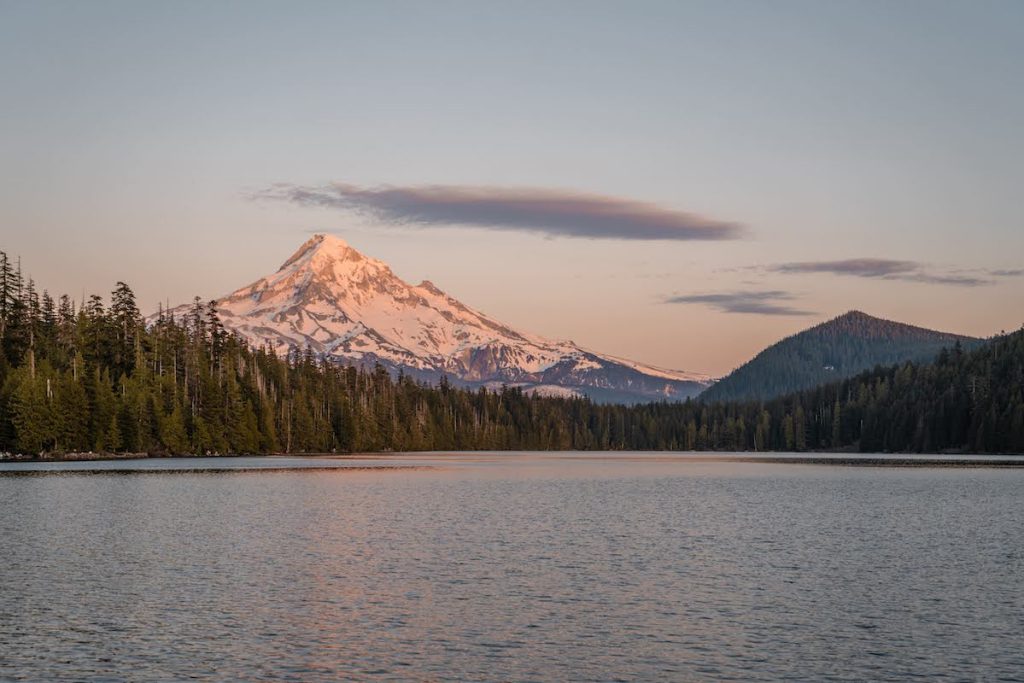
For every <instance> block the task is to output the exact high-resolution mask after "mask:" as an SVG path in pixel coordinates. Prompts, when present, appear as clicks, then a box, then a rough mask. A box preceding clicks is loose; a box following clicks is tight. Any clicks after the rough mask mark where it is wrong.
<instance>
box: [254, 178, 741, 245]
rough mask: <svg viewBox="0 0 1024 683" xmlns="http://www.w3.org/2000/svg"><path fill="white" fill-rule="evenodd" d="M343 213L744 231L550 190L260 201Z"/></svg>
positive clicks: (308, 193) (335, 186)
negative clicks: (287, 203) (274, 201)
mask: <svg viewBox="0 0 1024 683" xmlns="http://www.w3.org/2000/svg"><path fill="white" fill-rule="evenodd" d="M254 198H257V199H274V200H281V201H286V202H290V203H292V204H297V205H299V206H314V207H322V208H328V209H338V210H342V211H347V212H351V213H356V214H360V215H364V216H369V217H371V218H373V219H375V220H378V221H381V222H383V223H389V224H393V225H407V226H409V225H411V226H424V227H426V226H436V227H476V228H486V229H491V230H500V231H519V232H531V233H538V234H542V235H547V236H550V237H577V238H587V239H615V240H732V239H738V238H739V237H741V236H742V234H743V232H744V227H743V226H741V225H739V224H738V223H732V222H728V221H721V220H717V219H713V218H708V217H705V216H700V215H698V214H693V213H687V212H684V211H677V210H674V209H670V208H667V207H664V206H661V205H658V204H654V203H652V202H645V201H640V200H636V199H629V198H624V197H615V196H609V195H601V194H591V193H585V192H572V191H566V190H554V189H544V188H500V187H486V186H479V187H478V186H462V185H423V186H393V185H386V186H380V187H360V186H356V185H350V184H345V183H331V184H328V185H321V186H302V185H291V184H277V185H273V186H271V187H270V188H267V189H266V190H263V191H261V192H258V193H256V194H255V195H254Z"/></svg>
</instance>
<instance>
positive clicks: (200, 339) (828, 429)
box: [0, 252, 1024, 454]
mask: <svg viewBox="0 0 1024 683" xmlns="http://www.w3.org/2000/svg"><path fill="white" fill-rule="evenodd" d="M476 449H480V450H520V449H521V450H567V449H578V450H648V449H649V450H725V451H729V450H733V451H771V450H776V451H803V450H826V449H837V450H856V449H859V450H861V451H865V452H932V451H944V450H969V451H977V452H1022V451H1024V331H1022V332H1016V333H1013V334H1010V335H1006V336H1003V337H998V338H995V339H993V340H991V341H990V342H989V343H988V344H986V345H985V346H983V347H981V348H978V349H976V350H972V351H968V352H965V351H964V350H963V349H961V348H960V347H959V346H956V347H954V348H952V349H949V350H946V351H943V352H942V353H941V354H940V356H939V358H938V359H937V361H936V362H934V363H932V364H915V363H907V364H904V365H901V366H894V367H888V368H881V367H880V368H876V369H875V370H872V371H869V372H865V373H863V374H861V375H858V376H856V377H853V378H851V379H847V380H844V381H842V382H838V383H834V384H829V385H826V386H821V387H818V388H815V389H811V390H807V391H803V392H799V393H794V394H791V395H789V396H786V397H783V398H778V399H774V400H771V401H765V402H726V403H702V402H697V401H689V402H686V403H664V402H663V403H652V404H646V405H637V406H621V405H600V404H595V403H593V402H591V401H589V400H588V399H584V398H568V399H567V398H544V397H539V396H531V395H528V394H526V393H524V392H522V391H520V390H518V389H514V388H503V389H501V390H499V391H488V390H485V389H469V388H459V387H456V386H453V385H452V384H451V383H449V382H447V381H442V382H441V383H440V385H439V386H428V385H425V384H422V383H419V382H416V381H413V380H412V379H411V378H409V377H408V376H403V375H399V376H398V377H392V376H391V374H390V373H389V372H388V371H387V370H386V369H384V368H383V367H380V366H376V367H374V368H362V367H354V366H340V365H337V364H333V363H329V362H325V361H322V360H320V359H318V358H316V357H315V356H314V355H313V354H312V353H311V352H310V351H309V350H305V351H299V350H292V351H291V352H290V353H288V354H287V355H286V356H285V357H279V356H277V355H275V354H274V353H273V352H272V351H270V350H269V349H267V348H254V347H252V346H251V345H249V344H248V343H246V341H245V340H244V339H242V338H241V337H239V336H237V335H235V334H232V333H229V332H227V331H226V330H225V328H224V326H223V325H222V323H221V321H220V319H219V318H218V315H217V312H216V309H215V307H214V305H213V303H212V302H210V303H207V304H203V303H202V302H201V301H200V300H199V299H198V298H197V299H196V300H195V301H194V304H193V306H192V308H191V310H190V312H189V313H188V314H187V315H185V316H182V317H180V318H178V319H176V318H175V317H174V316H172V315H169V314H166V313H164V312H161V313H160V314H158V315H157V317H156V320H155V321H152V322H151V324H149V325H147V324H145V323H144V321H143V319H142V316H141V315H140V313H139V310H138V307H137V305H136V301H135V295H134V293H133V292H132V290H131V288H130V287H128V286H127V285H126V284H124V283H122V282H119V283H117V286H116V287H115V289H114V290H113V292H112V293H111V296H110V299H109V301H105V300H104V299H103V298H102V297H99V296H92V297H90V298H89V299H88V300H86V301H85V302H82V303H79V304H77V305H76V303H75V302H73V301H72V300H71V299H70V298H69V297H67V296H61V297H59V298H58V299H56V300H55V299H53V298H52V297H51V296H50V295H49V294H48V293H47V292H46V291H45V290H44V291H42V292H41V293H40V292H39V291H38V290H37V288H36V285H35V283H34V282H33V281H32V280H31V279H27V280H26V279H25V278H24V277H23V276H22V273H21V268H20V266H15V265H14V264H13V263H12V262H11V261H10V260H9V259H8V258H7V256H6V255H5V254H3V253H2V252H0V451H10V452H18V453H26V454H36V453H42V452H55V453H60V452H75V451H94V452H99V451H108V452H131V453H150V454H206V453H217V454H229V453H230V454H241V453H321V452H361V451H363V452H365V451H384V450H394V451H415V450H476Z"/></svg>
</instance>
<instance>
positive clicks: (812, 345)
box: [700, 311, 981, 401]
mask: <svg viewBox="0 0 1024 683" xmlns="http://www.w3.org/2000/svg"><path fill="white" fill-rule="evenodd" d="M957 342H960V344H961V345H963V346H964V348H973V347H974V346H977V345H978V344H980V343H981V340H980V339H975V338H973V337H964V336H960V335H956V334H950V333H948V332H936V331H935V330H929V329H926V328H923V327H915V326H913V325H907V324H904V323H899V322H894V321H892V320H883V319H881V318H875V317H873V316H870V315H868V314H867V313H863V312H861V311H849V312H848V313H844V314H843V315H841V316H839V317H838V318H833V319H832V320H829V321H826V322H823V323H821V324H820V325H816V326H814V327H812V328H810V329H807V330H804V331H803V332H800V333H799V334H795V335H793V336H792V337H787V338H786V339H783V340H782V341H780V342H778V343H777V344H773V345H772V346H769V347H768V348H767V349H765V350H764V351H762V352H761V353H759V354H757V356H755V357H754V358H753V359H751V360H750V361H748V362H746V363H745V364H743V365H741V366H740V367H738V368H737V369H736V370H734V371H733V372H732V373H730V374H729V375H727V376H726V377H724V378H723V379H722V380H721V381H719V382H717V383H716V384H714V385H713V386H711V387H710V388H709V389H708V390H707V391H705V392H704V393H703V394H701V396H700V397H701V399H702V400H706V401H742V400H765V399H769V398H773V397H775V396H781V395H783V394H788V393H790V392H794V391H799V390H801V389H807V388H810V387H813V386H817V385H819V384H826V383H828V382H834V381H838V380H840V379H845V378H846V377H851V376H853V375H855V374H857V373H858V372H861V371H863V370H870V369H871V368H873V367H875V366H876V365H894V364H897V363H904V362H906V361H930V360H932V359H933V358H935V356H936V355H937V354H938V353H939V351H941V350H942V349H943V348H946V347H950V346H953V345H954V344H956V343H957Z"/></svg>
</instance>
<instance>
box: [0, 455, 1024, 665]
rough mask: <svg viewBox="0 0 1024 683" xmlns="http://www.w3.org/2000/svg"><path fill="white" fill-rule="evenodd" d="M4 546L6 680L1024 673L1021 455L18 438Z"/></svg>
mask: <svg viewBox="0 0 1024 683" xmlns="http://www.w3.org/2000/svg"><path fill="white" fill-rule="evenodd" d="M945 460H948V461H956V460H958V459H957V458H946V459H945ZM985 460H992V459H990V458H986V459H985ZM919 464H927V463H919ZM946 464H949V463H946ZM974 464H976V465H977V464H981V463H974ZM0 544H2V545H0V547H2V548H3V551H2V555H0V563H2V566H0V572H2V582H0V644H2V649H0V680H4V681H7V680H46V681H61V680H69V681H70V680H75V681H79V680H88V681H168V680H182V679H186V678H196V679H203V680H264V681H271V680H273V681H278V680H288V681H335V680H366V679H370V678H373V679H380V680H423V681H438V680H443V681H502V680H515V681H563V680H578V681H614V680H623V681H638V680H646V681H667V680H670V681H690V680H743V681H749V680H780V679H788V680H806V681H857V680H911V679H920V680H928V681H935V680H964V679H971V680H1021V676H1024V470H1021V469H1004V468H996V467H971V468H964V469H960V468H952V467H931V466H927V467H900V468H891V467H876V466H860V467H852V466H837V465H829V464H820V463H817V462H811V461H808V462H806V463H803V462H797V463H793V462H787V463H780V462H751V461H743V460H739V459H736V458H730V457H721V456H714V457H707V455H706V454H701V455H686V454H684V455H675V454H654V453H650V454H622V453H587V454H580V453H571V454H565V453H545V454H536V453H535V454H505V453H502V454H494V453H467V454H437V453H435V454H417V455H388V456H360V457H353V458H326V457H319V458H302V457H297V458H284V457H273V458H189V459H162V460H140V461H112V462H99V463H87V462H75V463H6V464H0Z"/></svg>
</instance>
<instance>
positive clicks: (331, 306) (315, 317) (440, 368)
mask: <svg viewBox="0 0 1024 683" xmlns="http://www.w3.org/2000/svg"><path fill="white" fill-rule="evenodd" d="M215 306H216V310H217V312H218V314H219V316H220V318H221V321H222V323H223V324H224V327H225V328H226V329H228V330H230V331H234V332H237V333H238V334H240V335H241V336H242V337H244V338H245V339H246V340H248V341H249V342H250V343H251V344H253V345H256V346H267V347H269V348H270V349H272V350H273V351H274V352H275V353H277V354H278V355H283V354H286V353H288V352H289V351H290V350H292V349H298V350H300V351H304V350H306V349H309V350H311V351H312V352H313V353H314V354H316V355H317V356H318V357H321V358H325V359H328V360H330V361H333V362H338V363H343V364H362V365H370V366H372V365H374V364H376V363H380V364H381V365H383V366H384V367H386V368H388V369H389V370H391V371H393V372H397V371H399V370H401V371H403V372H405V373H406V374H409V375H411V376H412V377H414V378H416V379H419V380H425V381H430V382H436V381H438V380H440V378H441V377H447V378H449V379H450V380H451V381H452V382H454V383H459V384H465V385H470V386H487V387H489V388H492V389H494V388H498V387H500V386H501V385H502V384H507V385H509V386H520V387H523V388H524V389H525V390H527V391H537V392H540V393H544V394H548V395H580V394H583V395H588V396H590V397H592V398H594V399H595V400H599V401H625V402H633V401H648V400H665V399H668V400H680V399H685V398H687V397H691V396H696V395H697V394H699V393H700V392H701V391H702V390H703V389H704V388H706V387H707V386H708V385H709V384H710V381H711V380H710V378H709V377H707V376H706V375H701V374H697V373H691V372H682V371H674V370H663V369H660V368H655V367H652V366H648V365H643V364H640V363H634V362H632V361H627V360H623V359H620V358H615V357H613V356H608V355H604V354H599V353H594V352H591V351H587V350H585V349H582V348H580V347H579V346H577V345H576V344H574V343H573V342H570V341H553V340H549V339H544V338H543V337H539V336H536V335H531V334H526V333H523V332H518V331H516V330H513V329H511V328H510V327H508V326H507V325H504V324H502V323H500V322H498V321H496V320H494V319H492V318H489V317H488V316H486V315H484V314H483V313H480V312H479V311H475V310H473V309H472V308H469V307H468V306H466V305H464V304H462V303H461V302H459V301H458V300H456V299H454V298H452V297H451V296H449V295H448V294H446V293H445V292H443V291H441V290H440V289H438V288H437V287H435V286H434V285H433V284H432V283H431V282H429V281H424V282H421V283H420V284H418V285H410V284H409V283H407V282H405V281H404V280H402V279H401V278H399V277H398V276H397V275H395V274H394V272H392V270H391V268H390V267H388V265H387V264H386V263H384V262H383V261H380V260H377V259H374V258H370V257H368V256H364V255H363V254H361V253H360V252H359V251H357V250H356V249H354V248H352V247H351V246H349V245H348V244H347V243H346V242H345V241H344V240H342V239H340V238H338V237H335V236H333V235H325V234H318V235H315V236H314V237H313V238H311V239H310V240H308V241H307V242H306V243H305V244H303V245H302V246H301V247H300V248H299V250H298V251H296V252H295V254H293V255H292V256H291V258H289V259H288V260H287V261H285V262H284V264H283V265H282V266H281V267H280V268H279V269H278V270H277V272H276V273H274V274H272V275H269V276H267V277H263V278H260V279H259V280H257V281H256V282H254V283H252V284H250V285H247V286H245V287H242V288H241V289H238V290H237V291H235V292H233V293H231V294H229V295H227V296H225V297H223V298H220V299H217V300H216V301H215ZM189 310H190V307H189V306H188V305H185V306H179V307H177V308H174V309H171V310H170V311H168V312H166V313H165V314H170V315H174V316H175V317H177V318H180V317H182V316H183V315H185V314H186V313H187V312H188V311H189Z"/></svg>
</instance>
